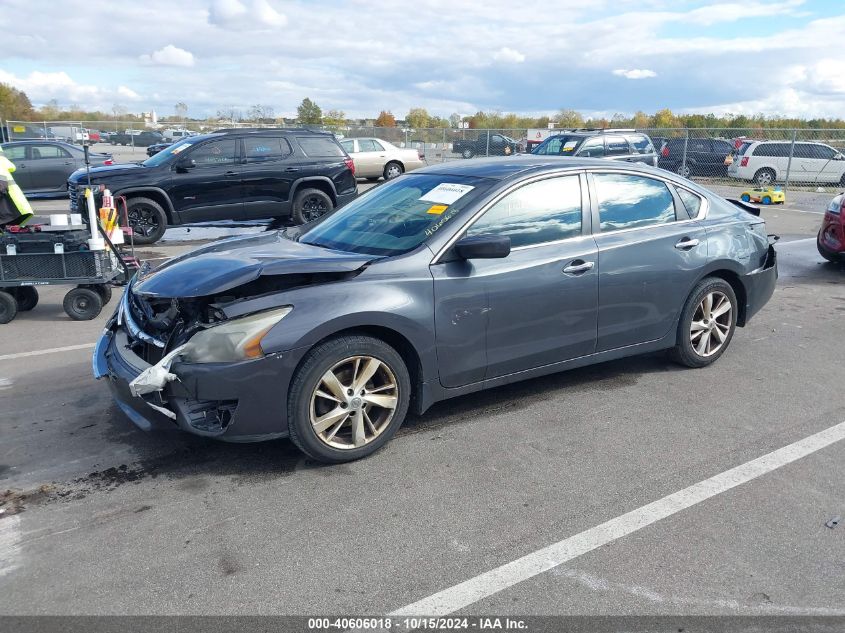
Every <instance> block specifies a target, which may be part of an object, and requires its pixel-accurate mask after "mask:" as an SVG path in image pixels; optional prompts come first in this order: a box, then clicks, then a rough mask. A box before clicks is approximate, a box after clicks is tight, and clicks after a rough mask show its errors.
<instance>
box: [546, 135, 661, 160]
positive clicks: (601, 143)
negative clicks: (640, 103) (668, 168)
mask: <svg viewBox="0 0 845 633" xmlns="http://www.w3.org/2000/svg"><path fill="white" fill-rule="evenodd" d="M531 153H532V154H536V155H540V156H544V155H545V156H580V157H582V158H585V157H589V158H610V159H613V160H623V161H628V162H631V163H645V164H647V165H652V166H655V167H656V166H657V151H655V149H654V145H653V144H652V142H651V139H650V138H649V137H648V136H647V135H646V134H643V133H642V132H636V131H634V130H620V129H616V130H614V129H612V128H611V129H594V128H589V129H577V130H570V131H568V132H561V133H559V134H555V135H554V136H550V137H548V138H547V139H546V140H545V141H543V142H542V143H540V144H539V145H538V146H537V147H535V148H534V149H533V150H532V151H531Z"/></svg>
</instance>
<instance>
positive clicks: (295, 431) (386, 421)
mask: <svg viewBox="0 0 845 633" xmlns="http://www.w3.org/2000/svg"><path fill="white" fill-rule="evenodd" d="M776 278H777V264H776V254H775V251H774V249H773V248H772V247H771V246H770V244H769V240H768V239H767V235H766V226H765V223H764V221H763V220H762V218H760V217H759V210H758V209H757V208H756V207H752V206H751V205H747V204H745V203H743V202H740V201H735V202H733V203H732V202H730V201H727V200H725V199H723V198H721V197H719V196H717V195H716V194H714V193H712V192H710V191H708V190H706V189H703V188H701V187H699V186H697V185H695V184H694V183H692V182H690V181H688V180H684V179H682V178H680V177H679V176H676V175H673V174H671V173H669V172H666V171H664V170H658V169H654V168H651V167H645V166H639V165H621V164H619V163H612V162H609V161H604V160H583V159H550V158H549V157H548V156H541V157H521V158H518V159H517V158H514V159H510V160H502V159H489V160H478V161H472V162H467V161H459V162H452V163H446V164H441V165H437V166H432V167H427V168H424V169H421V170H418V171H416V172H414V173H411V174H405V175H403V176H401V177H399V178H396V179H393V180H391V181H389V182H386V183H385V184H383V185H382V186H380V187H376V188H373V189H371V190H370V191H368V192H366V193H364V194H363V195H362V196H361V197H359V198H358V199H357V200H355V201H353V202H351V203H350V204H349V205H347V206H346V207H345V208H343V209H339V210H338V211H336V212H335V213H333V214H331V215H328V216H325V217H323V218H322V219H321V220H318V221H317V222H314V223H312V224H309V225H307V226H303V227H298V228H293V229H288V230H286V231H284V232H268V233H264V234H262V235H259V236H244V237H239V238H234V239H229V240H224V241H221V242H216V243H214V244H210V245H207V246H205V247H202V248H200V249H198V250H195V251H194V252H192V253H188V254H185V255H182V256H180V257H177V258H175V259H172V260H170V261H169V262H167V263H165V264H163V265H162V266H160V267H159V268H158V269H157V270H146V271H142V272H141V273H140V274H139V275H138V276H137V277H136V278H135V279H134V280H133V281H132V282H131V283H130V285H129V286H128V288H127V290H126V291H125V293H124V295H123V300H122V302H121V306H120V308H119V309H118V311H117V313H116V315H115V316H113V317H112V318H111V319H110V320H109V321H108V323H107V324H106V328H105V331H104V333H103V335H102V337H101V338H100V340H99V342H98V343H97V345H96V349H95V352H94V374H95V376H96V377H97V378H107V380H105V381H104V382H106V383H107V385H108V387H109V389H110V390H111V392H112V394H113V396H114V397H115V399H116V400H117V403H118V406H119V407H120V408H121V409H122V410H123V411H124V412H125V413H126V414H127V416H128V417H129V418H130V419H131V420H132V421H133V422H135V423H136V424H137V425H138V426H140V427H141V428H145V429H150V428H153V427H155V426H163V427H165V428H180V429H182V430H184V431H188V432H191V433H195V434H198V435H204V436H209V437H217V438H221V439H225V440H230V441H254V440H260V439H270V438H278V437H285V436H288V437H290V439H291V440H292V441H293V442H294V443H295V444H296V445H297V446H298V447H299V448H300V449H302V450H303V451H304V452H305V453H307V454H308V455H310V456H311V457H313V458H315V459H317V460H320V461H324V462H345V461H349V460H354V459H358V458H361V457H364V456H366V455H369V454H370V453H372V452H373V451H375V450H377V449H378V448H379V447H381V446H383V445H384V444H385V443H386V442H387V441H388V440H389V439H390V438H391V437H392V436H393V435H394V434H395V433H396V431H397V429H398V428H399V427H400V426H401V424H402V422H403V421H404V419H405V416H406V414H407V413H408V411H409V410H412V411H414V412H415V413H417V414H422V413H424V412H425V410H426V409H428V408H429V407H430V406H431V405H432V404H434V403H435V402H437V401H440V400H445V399H447V398H451V397H454V396H458V395H462V394H467V393H470V392H474V391H479V390H482V389H489V388H495V387H499V386H501V385H505V384H508V383H512V382H516V381H519V380H524V379H527V378H533V377H536V376H542V375H546V374H551V373H554V372H559V371H562V370H566V369H571V368H576V367H581V366H584V365H589V364H592V363H597V362H603V361H607V360H611V359H615V358H621V357H624V356H630V355H633V354H641V353H647V352H655V351H658V350H663V349H669V350H672V356H673V358H674V359H675V360H676V361H678V362H679V363H681V364H683V365H686V366H688V367H704V366H707V365H710V364H711V363H713V362H715V361H716V360H717V359H718V358H719V357H720V356H721V355H722V354H724V353H725V351H726V349H727V348H728V346H729V345H730V343H731V340H732V338H733V336H734V334H735V329H736V327H737V326H743V325H745V324H747V323H748V321H749V319H751V318H752V317H753V316H754V315H755V314H756V313H757V311H758V310H760V308H762V307H763V305H765V303H766V302H767V301H768V300H769V298H770V297H771V295H772V292H773V291H774V287H775V281H776ZM597 397H598V396H597Z"/></svg>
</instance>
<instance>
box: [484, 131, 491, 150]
mask: <svg viewBox="0 0 845 633" xmlns="http://www.w3.org/2000/svg"><path fill="white" fill-rule="evenodd" d="M485 156H490V130H487V153H486V154H485Z"/></svg>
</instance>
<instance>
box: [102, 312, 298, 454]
mask: <svg viewBox="0 0 845 633" xmlns="http://www.w3.org/2000/svg"><path fill="white" fill-rule="evenodd" d="M297 357H298V354H296V353H293V352H292V353H289V354H287V353H286V354H269V355H267V356H265V357H263V358H259V359H255V360H247V361H241V362H235V363H201V364H200V363H196V364H195V363H184V362H178V361H174V362H173V364H172V365H171V366H170V367H169V372H170V373H172V375H173V376H175V379H173V380H169V381H165V382H163V384H162V386H161V388H160V389H156V390H151V391H150V392H149V393H141V394H140V395H138V396H133V395H132V391H131V390H130V383H131V382H132V381H133V380H135V379H136V378H137V377H138V376H139V375H141V374H142V373H143V372H144V371H145V370H148V369H150V368H151V367H153V366H152V365H150V364H149V363H147V362H146V361H145V360H144V359H143V358H141V357H140V356H138V355H137V354H136V353H135V352H134V351H133V350H132V349H131V346H130V338H129V336H128V335H127V333H126V331H125V330H124V329H123V328H122V327H121V326H118V325H117V324H116V321H115V320H114V319H113V320H112V321H111V322H110V323H109V325H108V326H107V327H106V329H105V330H104V332H103V334H102V336H101V337H100V340H99V341H98V342H97V345H96V347H95V350H94V357H93V371H94V377H95V378H97V379H103V380H106V382H107V383H108V385H109V388H110V389H111V392H112V396H113V397H114V399H115V402H116V403H117V405H118V407H119V408H120V409H121V410H122V411H123V412H124V413H125V414H126V416H127V417H128V418H129V419H130V420H131V421H132V422H133V423H135V425H136V426H138V427H139V428H141V429H142V430H145V431H151V430H153V429H181V430H183V431H187V432H189V433H193V434H196V435H203V436H207V437H216V438H219V439H222V440H227V441H232V442H251V441H258V440H266V439H274V438H277V437H285V436H287V434H288V431H287V399H288V385H289V384H290V379H291V376H292V374H293V371H294V369H295V368H296V363H297V362H298V359H297ZM135 391H136V393H137V389H136V390H135Z"/></svg>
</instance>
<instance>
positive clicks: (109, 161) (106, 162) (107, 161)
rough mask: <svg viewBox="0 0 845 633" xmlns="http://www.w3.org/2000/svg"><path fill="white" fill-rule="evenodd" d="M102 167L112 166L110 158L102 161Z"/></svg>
mask: <svg viewBox="0 0 845 633" xmlns="http://www.w3.org/2000/svg"><path fill="white" fill-rule="evenodd" d="M103 165H114V161H113V160H112V159H111V158H107V159H106V160H104V161H103Z"/></svg>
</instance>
